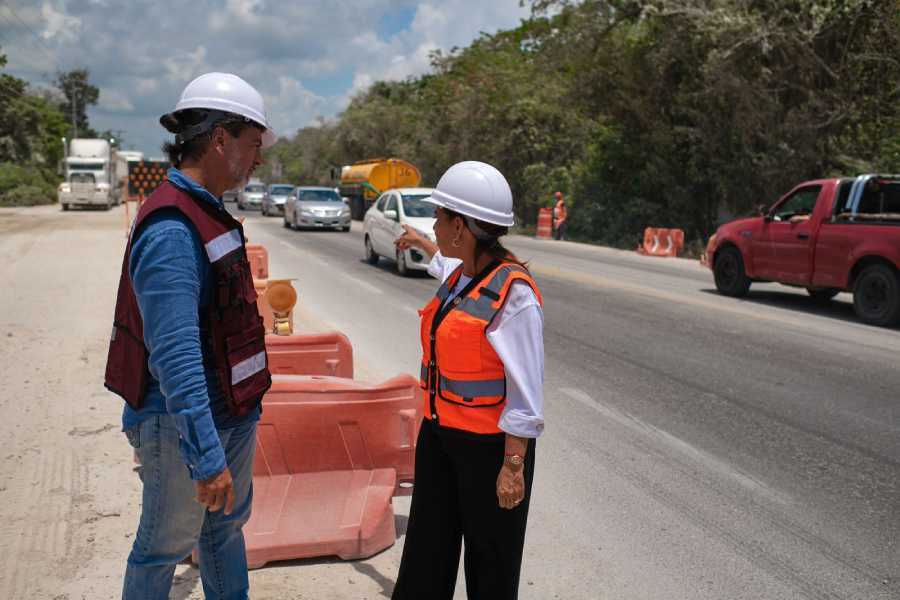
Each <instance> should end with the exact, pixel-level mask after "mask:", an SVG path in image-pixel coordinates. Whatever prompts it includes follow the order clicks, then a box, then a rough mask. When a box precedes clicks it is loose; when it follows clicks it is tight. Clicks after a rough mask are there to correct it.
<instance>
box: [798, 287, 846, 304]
mask: <svg viewBox="0 0 900 600" xmlns="http://www.w3.org/2000/svg"><path fill="white" fill-rule="evenodd" d="M806 292H807V293H808V294H809V297H810V298H812V299H813V300H815V301H816V302H828V301H829V300H831V299H832V298H834V297H835V296H837V295H838V294H839V293H840V292H841V290H838V289H835V288H806Z"/></svg>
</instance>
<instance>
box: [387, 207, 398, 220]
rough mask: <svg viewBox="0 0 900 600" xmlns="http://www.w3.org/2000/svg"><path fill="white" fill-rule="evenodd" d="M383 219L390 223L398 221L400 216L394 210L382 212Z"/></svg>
mask: <svg viewBox="0 0 900 600" xmlns="http://www.w3.org/2000/svg"><path fill="white" fill-rule="evenodd" d="M384 218H385V219H390V220H391V221H399V220H400V216H399V215H398V214H397V211H396V210H386V211H384Z"/></svg>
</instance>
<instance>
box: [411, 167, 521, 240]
mask: <svg viewBox="0 0 900 600" xmlns="http://www.w3.org/2000/svg"><path fill="white" fill-rule="evenodd" d="M425 201H426V202H430V203H432V204H435V205H437V206H440V207H442V208H446V209H447V210H452V211H453V212H456V213H459V214H461V215H465V216H467V217H472V218H473V219H478V220H479V221H485V222H486V223H493V224H494V225H501V226H503V227H512V226H513V225H514V224H515V222H516V219H515V216H514V215H513V198H512V190H510V189H509V183H507V182H506V178H505V177H504V176H503V174H502V173H501V172H500V171H498V170H497V169H495V168H494V167H492V166H491V165H489V164H487V163H483V162H479V161H477V160H467V161H465V162H461V163H456V164H455V165H453V166H452V167H450V168H449V169H447V171H446V172H445V173H444V174H443V175H441V179H440V180H439V181H438V183H437V186H436V187H435V188H434V191H433V192H431V197H430V198H426V199H425Z"/></svg>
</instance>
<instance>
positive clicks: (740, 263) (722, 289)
mask: <svg viewBox="0 0 900 600" xmlns="http://www.w3.org/2000/svg"><path fill="white" fill-rule="evenodd" d="M715 261H716V262H715V266H714V267H713V276H714V277H715V281H716V289H717V290H718V291H719V293H720V294H722V295H724V296H732V297H734V298H741V297H743V296H746V295H747V292H749V291H750V278H749V277H747V272H746V271H745V270H744V258H743V257H742V256H741V251H740V250H738V249H737V248H735V247H734V246H729V247H727V248H723V249H721V250H719V251H718V252H717V253H716V257H715Z"/></svg>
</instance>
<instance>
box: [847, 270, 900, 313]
mask: <svg viewBox="0 0 900 600" xmlns="http://www.w3.org/2000/svg"><path fill="white" fill-rule="evenodd" d="M853 309H854V310H855V311H856V316H857V317H859V318H860V320H862V321H864V322H866V323H868V324H870V325H879V326H882V327H884V326H887V325H893V324H895V323H897V322H898V321H900V279H898V277H897V273H896V272H895V271H894V270H893V269H891V268H890V267H888V266H887V265H872V266H870V267H866V268H865V269H864V270H863V272H862V273H860V275H859V277H857V278H856V283H855V284H854V286H853Z"/></svg>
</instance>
